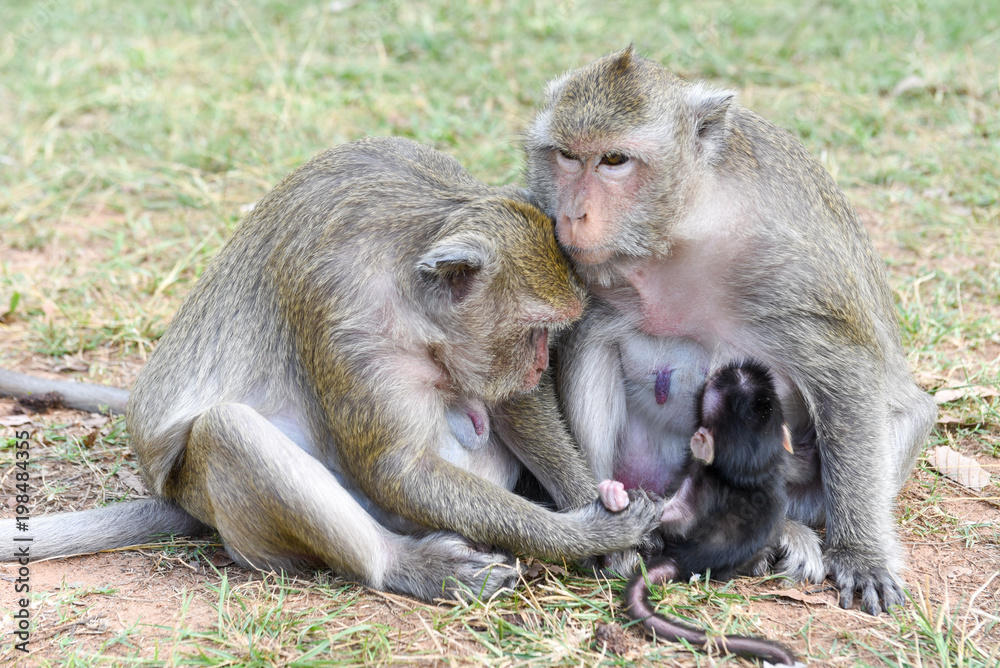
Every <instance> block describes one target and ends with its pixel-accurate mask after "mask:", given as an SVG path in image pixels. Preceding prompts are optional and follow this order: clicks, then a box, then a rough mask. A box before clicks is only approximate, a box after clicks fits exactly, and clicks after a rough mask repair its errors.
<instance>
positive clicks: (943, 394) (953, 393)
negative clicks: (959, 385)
mask: <svg viewBox="0 0 1000 668" xmlns="http://www.w3.org/2000/svg"><path fill="white" fill-rule="evenodd" d="M964 396H965V390H964V389H962V390H954V389H947V390H938V391H937V392H935V393H934V403H936V404H946V403H948V402H949V401H957V400H959V399H961V398H962V397H964Z"/></svg>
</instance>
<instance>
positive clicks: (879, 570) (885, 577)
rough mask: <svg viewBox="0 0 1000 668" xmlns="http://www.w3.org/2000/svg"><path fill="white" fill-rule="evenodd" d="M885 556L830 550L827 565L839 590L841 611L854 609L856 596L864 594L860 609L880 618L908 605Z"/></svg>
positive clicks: (846, 550) (839, 549)
mask: <svg viewBox="0 0 1000 668" xmlns="http://www.w3.org/2000/svg"><path fill="white" fill-rule="evenodd" d="M885 561H886V557H885V555H881V554H872V553H866V552H861V551H860V550H857V549H853V550H852V549H848V548H830V549H828V550H827V551H826V563H827V567H828V569H829V572H830V574H831V575H832V576H833V580H834V582H836V583H837V587H838V588H839V589H840V607H842V608H845V609H849V608H851V607H853V606H854V593H855V592H860V594H861V608H862V609H863V610H865V611H866V612H868V613H871V614H873V615H878V614H879V613H881V612H882V611H883V610H886V611H887V610H888V609H889V607H890V606H893V605H903V603H904V602H905V601H906V597H905V594H904V592H903V585H902V583H901V582H900V581H899V580H898V579H897V578H896V576H895V575H893V574H892V573H891V572H890V571H889V569H888V568H887V567H886V566H885V565H884V563H885Z"/></svg>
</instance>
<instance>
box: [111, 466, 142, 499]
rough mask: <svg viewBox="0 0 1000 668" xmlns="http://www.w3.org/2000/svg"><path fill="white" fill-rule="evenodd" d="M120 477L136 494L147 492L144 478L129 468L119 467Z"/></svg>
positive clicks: (118, 474)
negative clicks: (143, 481)
mask: <svg viewBox="0 0 1000 668" xmlns="http://www.w3.org/2000/svg"><path fill="white" fill-rule="evenodd" d="M115 475H117V476H118V479H119V480H121V481H122V482H123V483H124V484H125V486H126V487H128V488H129V489H131V490H132V491H133V492H135V493H136V494H145V493H146V486H145V485H144V484H143V483H142V478H140V477H139V476H137V475H136V474H134V473H132V472H131V471H129V470H128V469H118V473H116V474H115Z"/></svg>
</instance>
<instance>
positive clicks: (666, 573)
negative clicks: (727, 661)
mask: <svg viewBox="0 0 1000 668" xmlns="http://www.w3.org/2000/svg"><path fill="white" fill-rule="evenodd" d="M677 575H678V571H677V564H676V563H674V561H673V560H672V559H669V558H663V559H660V560H657V561H654V562H653V563H652V564H651V565H650V566H649V568H648V569H647V570H646V574H645V575H644V574H643V573H642V571H641V570H640V571H639V572H638V573H636V574H635V575H634V576H633V577H632V579H631V580H630V581H629V583H628V586H627V587H626V588H625V613H626V614H627V615H628V616H629V617H631V618H632V619H634V620H636V621H638V622H641V623H642V625H643V627H644V628H645V629H646V631H648V632H649V633H650V634H652V635H653V636H655V637H656V638H661V639H663V640H669V641H672V642H678V641H681V640H686V641H687V642H688V643H690V644H691V645H694V646H696V647H707V646H709V645H711V646H714V647H717V648H719V649H720V650H722V651H723V652H727V653H729V654H738V655H739V656H746V657H756V658H759V659H763V660H764V661H767V662H768V663H771V664H774V665H786V666H794V665H796V658H795V654H794V653H792V651H791V650H790V649H788V648H787V647H785V646H784V645H781V644H779V643H776V642H772V641H770V640H765V639H763V638H754V637H751V636H720V637H711V638H710V637H709V636H708V635H706V634H705V632H704V631H702V630H701V629H696V628H694V627H691V626H687V625H685V624H681V623H680V622H678V621H675V620H673V619H669V618H667V617H664V616H663V615H661V614H658V613H657V612H656V609H655V608H654V606H653V605H652V604H651V603H650V601H649V587H648V586H646V578H647V576H648V579H649V582H650V583H656V582H669V581H671V580H674V579H676V578H677Z"/></svg>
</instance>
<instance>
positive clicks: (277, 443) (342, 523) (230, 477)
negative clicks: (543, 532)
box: [169, 404, 517, 600]
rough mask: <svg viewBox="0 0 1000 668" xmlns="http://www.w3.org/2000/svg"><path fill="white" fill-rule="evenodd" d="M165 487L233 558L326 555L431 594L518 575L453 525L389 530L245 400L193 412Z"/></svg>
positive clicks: (339, 568)
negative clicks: (430, 530) (418, 533)
mask: <svg viewBox="0 0 1000 668" xmlns="http://www.w3.org/2000/svg"><path fill="white" fill-rule="evenodd" d="M169 491H170V493H171V494H172V495H173V496H175V497H176V498H177V500H178V501H179V502H180V503H181V505H183V506H184V507H185V508H187V509H188V510H189V511H190V512H191V513H192V514H193V515H195V516H196V517H198V518H199V519H201V520H202V521H204V522H206V523H208V524H211V525H212V526H214V527H216V528H217V529H218V531H219V533H220V534H221V536H222V538H223V541H224V542H225V544H226V549H227V551H228V552H229V553H230V555H231V556H232V557H233V559H235V560H236V561H237V562H239V563H241V564H244V565H249V566H252V567H255V568H271V569H281V568H285V569H296V568H299V567H302V566H303V565H306V564H309V563H317V562H322V563H325V564H327V565H328V566H329V567H330V568H332V569H333V570H334V571H336V572H337V573H339V574H341V575H343V576H344V577H347V578H351V579H355V580H357V581H359V582H361V583H363V584H366V585H368V586H371V587H374V588H378V589H391V590H394V591H398V592H402V593H406V594H411V595H413V596H417V597H420V598H422V599H425V600H430V599H432V598H434V597H440V596H442V595H456V594H457V593H458V587H457V586H456V583H460V584H461V585H462V586H464V587H468V588H469V589H471V590H472V591H473V592H474V593H475V594H477V595H480V596H490V595H492V594H493V593H494V592H496V591H497V590H499V589H501V588H504V587H509V586H511V585H512V584H513V581H514V579H515V578H516V575H517V574H516V572H515V571H514V570H513V569H512V568H510V566H509V560H508V558H507V557H505V556H503V555H499V554H486V553H481V552H477V551H476V550H474V549H473V548H472V547H471V546H470V544H469V543H468V541H466V540H464V539H463V538H461V537H460V536H457V535H455V534H451V533H446V532H440V533H434V534H431V535H429V536H426V537H422V538H416V537H411V536H401V535H398V534H395V533H392V532H390V531H388V530H387V529H386V528H384V527H383V526H382V525H380V524H379V523H378V522H377V521H375V519H374V518H373V517H372V516H371V515H369V514H368V513H367V512H366V511H365V509H364V508H363V507H362V506H361V505H360V504H358V502H357V501H356V500H355V499H354V497H353V496H352V495H351V494H350V493H349V492H348V491H347V490H346V489H344V487H343V486H342V485H341V483H340V482H339V481H338V480H337V478H336V477H334V475H333V474H332V473H330V471H328V470H327V469H326V467H324V466H323V465H322V464H321V463H320V462H319V461H318V460H317V459H315V458H314V457H312V456H311V455H309V454H308V453H306V452H304V451H303V450H302V449H301V448H299V447H298V446H297V445H295V443H293V442H292V441H291V440H290V439H289V438H288V437H287V436H285V434H284V433H282V432H281V431H280V430H278V428H277V427H275V426H274V425H273V424H271V423H270V422H268V421H267V420H266V419H264V418H263V417H262V416H261V415H260V414H258V413H257V412H256V411H254V410H253V409H251V408H249V407H248V406H245V405H242V404H220V405H217V406H213V407H212V408H210V409H209V410H207V411H205V412H204V413H202V414H201V415H200V416H199V417H198V418H197V419H196V420H195V422H194V425H193V427H192V430H191V436H190V438H189V441H188V446H187V450H186V453H185V457H184V461H183V463H182V464H181V466H180V470H179V472H178V474H177V476H176V478H175V482H173V484H172V485H171V488H170V490H169Z"/></svg>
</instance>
